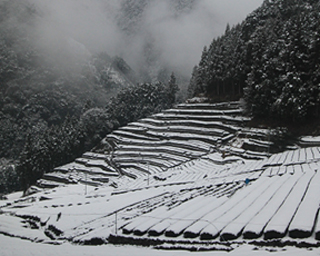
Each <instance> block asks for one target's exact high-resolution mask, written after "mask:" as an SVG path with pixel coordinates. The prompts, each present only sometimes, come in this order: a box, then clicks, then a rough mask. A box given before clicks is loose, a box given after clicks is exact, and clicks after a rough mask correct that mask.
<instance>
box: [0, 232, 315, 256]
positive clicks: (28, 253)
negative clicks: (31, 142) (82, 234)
mask: <svg viewBox="0 0 320 256" xmlns="http://www.w3.org/2000/svg"><path fill="white" fill-rule="evenodd" d="M273 250H274V251H273V252H270V251H269V250H266V249H260V248H257V247H256V246H254V245H242V246H240V247H239V248H236V249H235V250H234V251H231V252H223V251H209V252H189V251H182V250H173V251H172V250H171V251H168V250H155V249H152V248H146V247H138V246H126V245H122V246H116V245H111V244H108V245H102V246H75V245H71V244H69V243H64V244H62V245H50V244H38V243H32V242H30V241H26V240H21V239H17V238H11V237H7V236H3V235H1V234H0V254H1V256H18V255H24V256H43V255H46V256H65V255H66V253H67V255H68V256H88V255H95V256H100V255H101V256H105V255H116V256H127V255H131V256H150V255H152V256H178V255H190V256H191V255H193V256H209V255H217V256H218V255H219V256H220V255H226V256H227V255H228V256H229V255H231V256H232V255H236V256H255V255H258V256H270V255H274V254H275V253H276V254H277V255H280V256H301V255H306V256H313V255H319V253H320V249H310V250H306V249H299V248H291V247H284V248H279V249H276V248H275V249H273Z"/></svg>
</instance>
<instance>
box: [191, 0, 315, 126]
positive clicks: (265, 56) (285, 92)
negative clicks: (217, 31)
mask: <svg viewBox="0 0 320 256" xmlns="http://www.w3.org/2000/svg"><path fill="white" fill-rule="evenodd" d="M319 10H320V4H319V1H313V0H306V1H299V0H290V1H289V0H279V1H272V0H266V1H264V2H263V4H262V6H261V7H259V8H258V9H257V10H255V11H254V12H252V13H251V14H250V15H248V16H247V18H246V19H245V20H244V21H243V22H242V23H240V24H238V25H236V26H234V27H232V28H231V27H230V26H227V28H226V31H225V33H224V34H223V35H222V36H221V37H218V38H214V39H213V40H212V43H211V44H210V45H209V46H208V47H205V48H204V50H203V52H202V57H201V60H200V62H199V64H198V66H196V67H195V69H194V71H193V77H192V79H191V83H190V88H189V90H190V93H191V95H193V96H194V95H198V94H204V95H207V96H208V97H211V98H213V99H215V100H220V101H221V100H222V101H223V100H226V99H227V100H230V99H239V98H240V97H244V99H245V101H246V108H247V110H248V111H249V112H250V113H252V114H253V115H254V116H255V117H259V118H261V119H265V118H271V119H281V120H283V121H284V122H287V123H292V122H293V123H299V122H306V121H310V120H314V119H318V117H319V111H318V110H319V83H320V77H319V59H320V58H319V46H320V44H319V43H320V37H319V28H320V23H319V21H320V18H319V13H320V12H319Z"/></svg>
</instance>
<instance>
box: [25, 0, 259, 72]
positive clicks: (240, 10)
mask: <svg viewBox="0 0 320 256" xmlns="http://www.w3.org/2000/svg"><path fill="white" fill-rule="evenodd" d="M30 1H33V2H35V3H36V4H37V5H39V6H41V8H42V9H43V10H44V15H43V20H41V22H40V23H39V31H40V34H41V37H42V39H43V42H45V43H49V44H50V47H54V45H52V42H57V41H59V40H60V37H59V35H63V36H67V37H71V38H72V39H75V40H76V41H78V42H80V43H82V44H83V45H84V46H85V47H86V48H87V49H88V50H89V51H90V52H94V51H106V52H107V53H108V54H109V55H111V56H115V55H119V56H121V57H123V58H124V59H125V60H126V61H127V62H128V63H129V64H130V65H131V66H132V67H133V68H136V67H137V65H140V64H141V62H142V59H141V56H142V55H143V53H144V51H145V43H146V41H147V40H150V38H151V39H152V40H153V43H154V45H155V49H156V50H157V53H158V55H159V56H160V57H159V63H160V64H162V65H171V66H172V67H173V68H179V69H181V70H183V72H186V73H191V70H192V67H193V66H194V65H196V64H197V63H198V61H199V59H200V56H201V51H202V49H203V47H204V45H209V44H210V43H211V41H212V39H213V38H214V37H217V36H219V35H221V34H222V33H223V32H224V30H225V27H226V24H227V23H229V24H230V25H231V26H232V25H234V24H237V23H239V22H241V21H242V20H243V19H245V17H246V16H247V15H248V14H249V13H250V12H252V11H253V10H255V9H256V8H257V7H259V6H260V5H261V4H262V2H263V0H196V3H197V4H196V5H195V8H194V9H193V10H192V11H191V12H190V13H188V14H186V15H182V16H181V17H179V18H177V17H174V16H173V15H172V14H170V11H171V10H170V7H169V5H168V3H169V0H152V1H153V2H152V4H151V5H149V7H148V9H147V11H145V14H144V16H143V20H142V22H141V28H140V30H139V31H138V32H137V33H136V34H135V35H131V36H130V38H129V39H128V38H126V37H125V36H124V35H123V31H120V30H119V27H118V26H117V24H116V22H115V17H116V15H117V12H118V11H119V3H120V2H121V1H120V0H30Z"/></svg>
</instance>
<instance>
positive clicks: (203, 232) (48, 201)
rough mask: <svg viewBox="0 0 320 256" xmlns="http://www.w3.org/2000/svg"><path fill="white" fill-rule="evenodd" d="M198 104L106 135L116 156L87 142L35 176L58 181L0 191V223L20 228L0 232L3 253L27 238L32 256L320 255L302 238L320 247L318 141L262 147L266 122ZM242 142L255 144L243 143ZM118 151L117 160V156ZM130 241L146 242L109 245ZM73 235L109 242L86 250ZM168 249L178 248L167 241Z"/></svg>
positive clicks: (83, 240) (87, 241)
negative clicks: (30, 190)
mask: <svg viewBox="0 0 320 256" xmlns="http://www.w3.org/2000/svg"><path fill="white" fill-rule="evenodd" d="M196 105H197V104H195V106H190V105H181V106H178V108H179V109H178V110H172V111H171V110H170V111H166V112H164V113H161V114H157V115H154V116H152V117H150V118H146V119H144V120H141V122H140V121H139V122H136V123H131V124H129V126H127V127H124V128H123V129H121V130H118V131H115V132H114V133H113V134H110V135H108V137H107V138H106V139H105V142H103V143H105V144H108V143H110V145H113V144H116V145H117V147H115V148H114V150H113V152H112V154H109V153H108V152H107V151H110V149H111V146H110V148H108V149H107V151H106V153H105V154H102V153H95V152H87V153H85V154H84V155H83V156H82V157H80V158H78V159H76V160H75V162H73V163H69V164H66V165H64V166H61V167H58V168H56V169H55V170H54V171H53V172H52V173H50V174H47V175H46V176H45V177H44V179H42V180H41V181H40V183H39V184H42V185H43V186H44V187H50V186H51V187H52V186H58V187H56V188H51V189H50V188H46V189H38V190H37V191H36V190H35V192H36V193H34V194H30V195H29V196H27V197H23V198H21V193H15V194H12V195H8V196H7V198H8V200H2V201H0V233H3V234H6V235H9V236H13V237H16V238H9V237H5V236H0V245H3V246H1V247H0V248H1V249H0V255H20V254H21V251H19V250H20V249H19V246H25V247H26V251H25V252H24V253H23V254H24V255H43V254H45V255H50V253H52V255H53V254H54V255H58V256H59V255H60V254H62V253H64V255H65V252H66V250H68V255H73V254H74V255H75V254H77V255H80V256H81V255H92V254H94V255H100V254H102V253H104V255H105V254H106V252H107V253H108V254H109V253H110V255H128V254H129V255H151V254H152V255H178V253H179V255H181V254H186V255H188V254H191V255H212V254H213V255H214V254H216V255H227V254H228V255H230V254H231V255H256V254H259V255H269V254H270V252H269V251H274V252H276V253H277V255H278V254H279V255H282V254H283V255H299V253H300V254H301V255H312V254H315V253H320V251H319V250H320V249H318V248H317V249H314V250H311V247H309V249H298V248H295V245H296V246H297V247H298V246H306V247H308V244H310V245H312V246H316V247H318V246H319V244H318V240H320V224H319V223H320V221H319V219H320V218H319V217H318V216H317V215H319V207H320V200H319V198H317V197H318V195H319V192H320V191H319V182H320V175H319V174H318V171H317V170H318V169H319V165H320V161H319V160H320V151H319V149H320V148H318V147H315V146H313V147H309V148H298V149H294V150H288V151H284V152H281V153H278V154H273V155H271V157H268V156H269V154H268V153H267V152H265V151H263V150H261V149H262V148H265V149H266V148H268V147H269V146H272V144H271V143H270V142H269V141H268V132H269V131H268V130H267V129H246V128H243V127H242V124H243V121H246V118H244V117H241V116H239V112H240V111H239V109H238V108H237V107H236V106H235V105H233V104H231V105H232V106H230V108H229V110H230V111H229V110H228V107H227V106H225V105H223V104H222V105H221V104H217V106H215V107H214V106H212V104H209V105H210V107H209V105H207V104H200V105H198V106H196ZM197 107H198V109H197ZM194 108H195V109H194ZM201 108H203V109H201ZM215 108H217V109H215ZM186 113H189V114H186ZM228 114H230V115H228ZM180 121H181V122H180ZM188 124H189V125H188ZM188 126H190V127H188ZM203 128H205V129H203ZM196 133H198V135H197V134H196ZM215 134H217V136H215ZM164 135H166V138H164V137H162V136H164ZM222 136H226V137H224V138H225V139H226V140H225V141H224V142H223V143H222V141H221V137H222ZM221 143H222V144H223V145H221ZM245 143H247V145H249V144H250V145H249V146H257V147H256V148H259V150H258V149H252V150H246V149H244V148H242V146H243V145H244V144H245ZM253 148H254V147H253ZM250 149H251V148H250ZM111 155H112V157H113V161H114V163H115V164H116V165H117V170H116V169H115V168H113V167H112V166H110V165H113V164H112V163H110V160H109V161H108V159H109V158H110V157H111ZM129 174H130V175H129ZM133 176H134V177H135V178H134V179H133V178H132V177H133ZM246 180H249V183H248V184H247V183H246V182H245V181H246ZM72 183H74V184H72ZM297 234H298V235H297ZM17 237H19V238H24V239H28V240H30V241H35V242H38V243H37V244H34V243H30V242H26V241H22V240H19V239H18V238H17ZM295 237H302V238H299V239H297V238H295ZM272 238H279V239H278V240H276V242H275V240H272ZM122 239H124V241H130V242H133V243H135V244H139V243H142V244H143V243H144V244H149V246H150V247H137V246H125V245H123V246H114V245H111V244H107V243H117V242H119V241H123V240H122ZM126 239H127V240H126ZM204 240H205V241H204ZM226 240H229V241H228V242H226ZM70 242H71V243H75V244H96V243H99V244H101V243H102V244H104V245H103V246H99V247H98V246H96V247H90V250H89V249H88V248H89V247H86V246H80V245H78V246H74V245H71V244H69V243H70ZM6 243H8V244H11V245H12V243H17V245H18V247H15V248H12V246H11V247H7V246H6ZM46 243H55V244H60V245H56V246H54V247H53V245H48V244H46ZM125 243H127V242H125ZM128 243H129V242H128ZM153 243H154V244H159V245H152V244H153ZM274 243H279V245H278V246H275V244H274ZM286 243H288V244H290V245H291V246H284V245H285V244H286ZM249 244H250V245H249ZM36 248H37V249H36ZM48 248H49V249H48ZM156 248H157V249H158V250H155V249H156ZM172 248H174V249H177V250H178V251H173V250H170V251H166V250H160V249H172ZM181 248H184V249H197V250H200V249H201V250H202V249H211V250H212V249H213V248H216V249H220V250H226V249H228V250H231V252H229V253H226V252H223V251H219V252H215V251H210V252H208V253H206V252H203V253H202V252H201V253H200V252H194V253H190V252H187V251H181V250H180V249H181ZM179 250H180V251H179ZM47 251H50V252H48V253H47ZM69 251H70V253H69ZM11 252H12V253H11ZM28 253H29V254H28Z"/></svg>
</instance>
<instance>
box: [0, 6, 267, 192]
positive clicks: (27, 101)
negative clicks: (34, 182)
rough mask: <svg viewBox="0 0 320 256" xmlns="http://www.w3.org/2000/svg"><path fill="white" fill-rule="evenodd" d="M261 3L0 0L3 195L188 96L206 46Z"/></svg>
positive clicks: (0, 100)
mask: <svg viewBox="0 0 320 256" xmlns="http://www.w3.org/2000/svg"><path fill="white" fill-rule="evenodd" d="M261 2H262V0H261V1H258V0H241V1H237V4H234V1H224V2H221V1H216V0H197V1H195V0H188V1H187V0H120V1H119V0H95V1H93V0H91V1H90V0H55V1H49V0H0V145H1V146H2V147H1V149H0V176H1V177H2V178H1V180H2V182H1V184H0V185H1V190H0V193H1V192H4V191H9V190H14V189H19V188H20V185H19V178H21V171H20V173H18V172H19V171H17V170H21V168H15V166H18V167H19V166H21V165H22V166H23V168H24V170H27V171H28V172H26V173H29V171H31V172H33V173H35V175H34V177H35V179H36V178H39V177H41V174H42V173H44V172H47V171H50V170H52V168H54V167H55V166H57V165H61V164H63V163H66V162H68V161H71V160H73V159H74V158H76V157H78V156H79V155H81V154H82V153H83V152H84V151H85V150H88V149H90V148H92V147H93V146H94V145H96V143H98V142H99V141H100V140H101V139H102V138H103V137H104V136H105V135H106V134H107V133H109V132H110V131H112V130H113V129H115V128H117V127H119V125H124V124H126V123H127V122H130V121H133V120H136V119H138V118H142V117H144V116H147V115H150V114H152V113H154V112H156V111H161V110H162V109H164V108H169V107H170V106H172V104H173V103H174V101H175V99H176V97H175V96H176V95H175V94H176V92H177V91H178V86H179V87H180V95H179V97H180V98H183V97H185V96H186V88H187V85H188V83H189V78H190V77H191V69H192V67H193V66H194V64H195V63H197V62H198V60H199V58H200V54H199V53H201V50H202V47H203V45H205V44H207V43H208V41H209V40H211V38H212V37H214V36H217V35H219V34H221V33H222V32H223V31H224V30H225V27H226V24H227V23H230V24H234V23H237V22H239V21H241V20H242V19H243V18H244V17H245V16H246V15H247V14H248V13H249V12H250V11H252V10H253V9H254V8H256V7H257V6H258V5H259V4H260V3H261ZM244 3H246V4H244ZM172 72H174V74H175V75H174V76H173V74H172ZM158 81H159V82H162V83H158ZM138 83H139V85H137V84H138ZM136 85H137V86H136ZM121 90H122V91H121ZM119 92H121V93H119ZM142 98H143V100H141V99H142ZM29 176H30V175H29ZM27 185H28V184H27Z"/></svg>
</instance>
